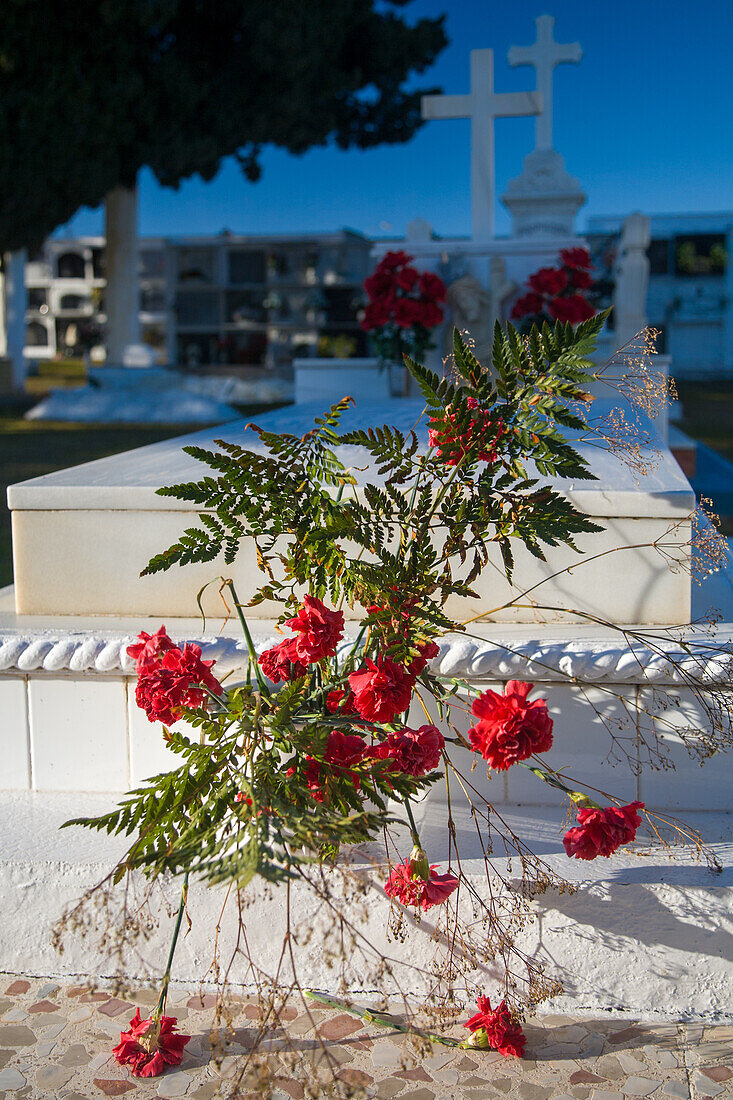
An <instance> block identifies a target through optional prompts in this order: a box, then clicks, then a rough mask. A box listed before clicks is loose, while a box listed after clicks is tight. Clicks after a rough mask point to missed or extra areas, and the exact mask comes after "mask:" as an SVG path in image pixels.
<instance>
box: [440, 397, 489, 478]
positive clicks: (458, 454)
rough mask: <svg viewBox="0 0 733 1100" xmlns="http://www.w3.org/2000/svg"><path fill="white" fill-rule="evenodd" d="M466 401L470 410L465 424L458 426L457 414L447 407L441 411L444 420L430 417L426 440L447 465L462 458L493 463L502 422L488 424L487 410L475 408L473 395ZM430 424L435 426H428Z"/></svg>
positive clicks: (476, 404)
mask: <svg viewBox="0 0 733 1100" xmlns="http://www.w3.org/2000/svg"><path fill="white" fill-rule="evenodd" d="M466 404H467V405H468V408H469V409H471V410H472V411H473V413H474V416H473V419H472V420H471V421H470V423H469V425H468V427H467V428H465V429H463V428H459V427H458V424H457V417H456V415H455V414H454V413H452V412H451V410H450V407H449V408H447V409H446V410H445V414H446V419H445V420H444V421H442V422H441V421H439V420H437V419H435V418H434V417H431V418H430V420H429V421H428V443H429V444H430V446H431V447H435V448H436V450H437V452H438V457H439V458H443V459H445V462H446V465H448V466H457V465H458V463H459V462H461V461H462V460H463V459H464V458H466V457H469V458H470V460H472V461H474V462H491V463H493V462H495V461H496V450H495V447H496V443H497V440H498V439H499V436H500V435H501V434H502V432H503V430H504V425H503V424H502V422H501V421H499V422H498V423H492V421H491V417H490V415H489V413H488V412H486V411H485V410H484V409H481V408H479V403H478V401H477V400H476V398H475V397H469V398H467V401H466ZM431 424H432V425H435V426H434V427H430V425H431Z"/></svg>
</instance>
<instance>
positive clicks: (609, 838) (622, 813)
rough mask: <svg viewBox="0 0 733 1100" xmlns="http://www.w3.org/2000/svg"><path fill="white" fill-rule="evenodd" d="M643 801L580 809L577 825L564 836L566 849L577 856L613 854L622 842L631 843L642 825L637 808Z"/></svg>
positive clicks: (640, 808)
mask: <svg viewBox="0 0 733 1100" xmlns="http://www.w3.org/2000/svg"><path fill="white" fill-rule="evenodd" d="M643 809H644V803H643V802H631V803H629V805H628V806H603V807H602V806H598V807H595V806H594V807H591V808H590V809H581V810H578V824H577V825H575V826H574V827H573V828H572V829H568V831H567V832H566V833H565V836H564V837H563V841H562V842H563V844H564V845H565V851H566V852H567V854H568V855H569V856H571V857H572V856H575V858H576V859H595V858H596V856H610V855H612V854H613V852H615V851H616V849H617V848H620V847H621V845H622V844H630V843H631V841H632V840H633V839H634V837H635V836H636V830H637V829H638V828H639V826H640V825H641V818H640V817H639V814H638V813H637V810H643Z"/></svg>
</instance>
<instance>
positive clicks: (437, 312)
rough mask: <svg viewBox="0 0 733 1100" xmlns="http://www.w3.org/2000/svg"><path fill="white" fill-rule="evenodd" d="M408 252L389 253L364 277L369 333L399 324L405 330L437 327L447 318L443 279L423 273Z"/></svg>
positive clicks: (365, 321) (366, 326)
mask: <svg viewBox="0 0 733 1100" xmlns="http://www.w3.org/2000/svg"><path fill="white" fill-rule="evenodd" d="M411 259H412V256H408V255H407V253H406V252H401V251H400V252H387V253H386V254H385V255H384V256H383V257H382V259H381V260H380V261H379V263H378V264H377V266H376V268H375V270H374V272H373V273H372V274H371V275H370V276H369V277H368V278H367V279H365V280H364V289H365V291H366V292H367V295H368V297H369V303H368V305H367V306H366V309H365V311H364V318H363V320H362V322H361V327H362V328H363V329H364V330H365V331H366V332H371V331H372V330H374V329H381V328H385V327H386V326H387V325H390V324H392V325H396V326H397V327H398V328H402V329H414V328H416V327H417V326H422V327H423V328H425V329H432V328H435V327H436V325H439V324H440V323H441V321H442V320H443V310H442V309H441V308H440V303H441V302H444V301H445V297H446V287H445V283H444V282H443V280H442V279H441V278H440V277H439V276H438V275H435V274H434V273H433V272H432V271H423V272H419V271H418V270H417V268H415V267H413V266H412V265H411V263H410V261H411Z"/></svg>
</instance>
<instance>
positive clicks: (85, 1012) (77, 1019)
mask: <svg viewBox="0 0 733 1100" xmlns="http://www.w3.org/2000/svg"><path fill="white" fill-rule="evenodd" d="M92 1012H93V1009H92V1006H91V1005H82V1006H81V1007H80V1008H75V1009H74V1011H73V1012H70V1013H69V1015H68V1016H67V1017H66V1019H67V1020H68V1021H69V1023H70V1024H80V1023H81V1022H82V1020H88V1019H89V1017H90V1016H91V1015H92Z"/></svg>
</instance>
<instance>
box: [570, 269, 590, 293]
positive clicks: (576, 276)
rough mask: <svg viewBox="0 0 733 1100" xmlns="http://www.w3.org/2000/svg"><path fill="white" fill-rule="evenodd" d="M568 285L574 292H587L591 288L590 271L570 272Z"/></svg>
mask: <svg viewBox="0 0 733 1100" xmlns="http://www.w3.org/2000/svg"><path fill="white" fill-rule="evenodd" d="M570 283H571V285H572V286H573V287H574V288H575V289H576V290H588V288H589V287H591V286H593V276H592V275H591V273H590V271H582V270H581V269H580V268H578V270H577V271H571V273H570Z"/></svg>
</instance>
